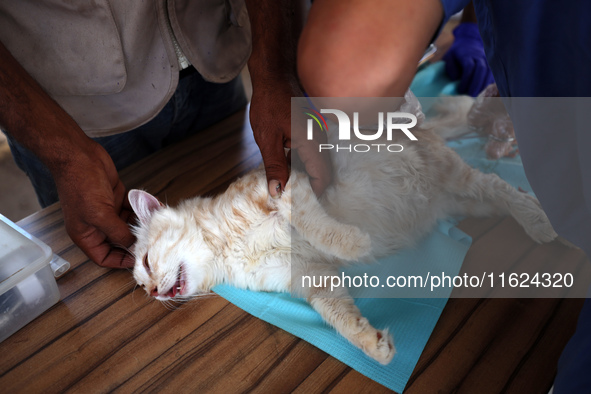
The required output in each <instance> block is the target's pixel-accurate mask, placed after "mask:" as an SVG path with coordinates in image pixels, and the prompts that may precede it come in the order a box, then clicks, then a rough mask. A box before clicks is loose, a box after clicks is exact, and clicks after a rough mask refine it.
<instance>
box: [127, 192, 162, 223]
mask: <svg viewBox="0 0 591 394" xmlns="http://www.w3.org/2000/svg"><path fill="white" fill-rule="evenodd" d="M127 198H128V199H129V203H130V204H131V207H132V208H133V211H134V212H135V214H136V215H137V217H138V219H139V220H140V222H142V224H148V223H149V222H150V218H151V217H152V214H153V213H154V212H155V211H157V210H159V209H160V208H162V207H163V206H164V205H162V203H161V202H160V201H158V199H157V198H156V197H154V196H153V195H151V194H150V193H148V192H145V191H143V190H137V189H133V190H130V191H129V194H128V196H127Z"/></svg>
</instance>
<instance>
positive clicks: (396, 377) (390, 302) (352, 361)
mask: <svg viewBox="0 0 591 394" xmlns="http://www.w3.org/2000/svg"><path fill="white" fill-rule="evenodd" d="M470 242H471V239H470V237H468V236H467V235H465V234H464V233H463V232H461V231H460V230H458V229H457V228H455V227H454V226H453V224H452V223H451V222H448V221H442V222H440V223H439V226H438V228H437V229H436V230H435V231H433V232H432V233H431V234H430V235H429V236H427V237H426V238H425V239H423V240H422V241H421V242H420V243H419V244H418V245H417V246H416V247H415V248H413V249H408V250H404V251H402V252H400V253H398V254H396V255H393V256H389V257H387V258H384V259H382V260H380V261H379V262H378V264H371V265H364V266H363V267H362V268H361V269H362V272H365V273H367V274H368V276H372V275H376V276H378V277H382V278H383V277H384V275H380V269H381V267H383V266H388V265H391V264H397V265H401V266H405V265H406V266H408V265H411V264H417V263H418V262H420V263H421V264H426V265H428V266H429V270H431V272H442V271H445V273H446V274H448V273H449V275H456V274H457V273H458V272H459V270H460V267H461V265H462V261H463V260H464V256H465V254H466V252H467V250H468V247H469V246H470ZM359 269H360V268H359V267H353V268H352V269H351V270H347V271H346V273H347V274H349V275H351V276H352V275H355V274H356V271H355V270H359ZM213 290H214V291H215V292H216V293H217V294H219V295H220V296H222V297H224V298H225V299H227V300H228V301H230V302H231V303H233V304H235V305H236V306H238V307H240V308H242V309H244V310H245V311H246V312H248V313H250V314H252V315H254V316H256V317H258V318H260V319H262V320H265V321H266V322H269V323H271V324H273V325H275V326H277V327H280V328H282V329H284V330H286V331H288V332H290V333H292V334H293V335H295V336H297V337H299V338H302V339H304V340H305V341H307V342H309V343H311V344H312V345H314V346H316V347H318V348H320V349H322V350H324V351H325V352H327V353H328V354H330V355H331V356H333V357H335V358H337V359H339V360H341V361H342V362H343V363H345V364H347V365H349V366H350V367H352V368H353V369H355V370H357V371H359V372H360V373H362V374H363V375H365V376H367V377H369V378H371V379H373V380H375V381H376V382H378V383H380V384H383V385H384V386H386V387H388V388H390V389H392V390H394V391H397V392H402V390H403V389H404V386H405V385H406V382H407V381H408V379H409V378H410V375H411V373H412V371H413V369H414V367H415V365H416V363H417V361H418V359H419V357H420V355H421V353H422V351H423V348H424V347H425V344H426V343H427V340H428V339H429V337H430V336H431V332H432V331H433V328H434V327H435V324H436V323H437V320H438V319H439V316H440V315H441V311H442V310H443V307H444V306H445V304H446V302H447V298H420V299H400V298H358V299H357V300H356V304H357V306H358V307H359V309H360V310H361V313H362V314H363V316H365V317H366V318H367V319H368V320H369V321H370V323H371V324H372V325H373V326H374V327H376V328H380V329H381V328H386V327H388V328H389V329H390V332H391V333H392V334H393V336H394V343H395V346H396V351H397V353H396V355H395V356H394V359H393V360H392V362H391V363H390V364H388V365H386V366H384V365H381V364H379V363H378V362H377V361H374V360H372V359H370V358H369V357H367V356H366V355H365V354H364V353H363V352H362V351H361V350H359V349H358V348H356V347H354V346H353V345H351V344H350V343H349V342H348V341H347V340H346V339H344V338H343V337H341V336H340V335H338V334H337V333H336V331H334V329H332V328H331V327H329V326H328V325H327V324H326V323H324V321H323V320H322V318H321V317H320V315H319V314H318V313H316V311H314V310H313V309H312V307H310V305H309V304H308V303H307V302H306V301H305V300H302V299H295V298H292V297H290V296H289V295H288V294H278V293H260V292H251V291H247V290H240V289H236V288H234V287H231V286H227V285H219V286H216V287H215V288H214V289H213ZM447 296H449V294H447V295H446V297H447Z"/></svg>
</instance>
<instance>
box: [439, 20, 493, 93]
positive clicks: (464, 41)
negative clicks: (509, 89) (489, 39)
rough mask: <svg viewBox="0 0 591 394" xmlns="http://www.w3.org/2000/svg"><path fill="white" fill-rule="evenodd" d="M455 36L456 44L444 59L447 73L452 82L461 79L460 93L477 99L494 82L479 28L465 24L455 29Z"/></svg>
mask: <svg viewBox="0 0 591 394" xmlns="http://www.w3.org/2000/svg"><path fill="white" fill-rule="evenodd" d="M453 34H454V37H455V40H454V43H453V44H452V46H451V48H449V50H448V51H447V53H446V54H445V56H444V57H443V61H444V62H445V72H446V73H447V76H448V77H450V78H451V79H452V80H457V79H460V84H459V86H458V92H459V93H463V94H465V93H468V94H469V95H470V96H472V97H476V96H478V93H480V92H481V91H482V90H483V89H484V88H485V87H487V86H488V85H490V84H491V83H493V82H494V78H493V76H492V72H491V71H490V67H489V66H488V63H487V61H486V56H485V54H484V47H483V44H482V38H481V37H480V33H479V32H478V26H477V25H476V24H475V23H471V22H464V23H461V24H460V25H459V26H458V27H456V28H455V29H454V31H453Z"/></svg>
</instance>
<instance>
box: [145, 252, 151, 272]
mask: <svg viewBox="0 0 591 394" xmlns="http://www.w3.org/2000/svg"><path fill="white" fill-rule="evenodd" d="M144 268H145V269H146V272H147V273H148V275H151V274H152V271H151V270H150V263H149V261H148V254H147V253H146V255H145V256H144Z"/></svg>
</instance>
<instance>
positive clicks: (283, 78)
mask: <svg viewBox="0 0 591 394" xmlns="http://www.w3.org/2000/svg"><path fill="white" fill-rule="evenodd" d="M246 6H247V8H248V14H249V17H250V24H251V28H252V54H251V56H250V59H249V61H248V69H249V71H250V76H251V80H252V85H253V97H252V102H251V107H250V122H251V125H252V128H253V131H254V137H255V140H256V142H257V144H258V146H259V149H260V150H261V154H262V155H263V161H264V164H265V171H266V173H267V181H268V183H269V193H270V195H271V196H272V197H277V196H278V195H280V194H281V191H283V188H284V187H285V184H286V183H287V180H288V178H289V160H290V158H289V155H288V156H287V157H286V155H285V152H284V148H288V149H291V151H290V153H291V154H292V155H293V157H292V158H293V159H294V160H296V159H299V160H300V161H302V162H303V165H304V168H305V170H306V172H307V173H308V175H309V176H310V182H311V184H312V188H313V189H314V192H315V193H316V194H318V195H320V194H321V193H322V192H323V191H324V189H325V188H326V186H328V184H329V183H330V180H331V167H330V162H329V160H328V159H327V158H326V157H322V156H321V155H320V153H319V152H318V142H315V141H307V140H305V139H304V138H295V139H293V140H292V135H291V118H290V114H291V97H302V96H303V94H302V91H301V89H300V87H299V83H298V80H297V77H296V63H295V57H296V49H297V45H296V43H297V40H298V37H299V34H300V32H301V29H302V26H303V20H304V15H305V12H306V11H305V10H306V6H305V3H304V2H303V1H301V0H265V1H260V0H246ZM301 124H302V128H304V127H305V125H306V122H305V120H304V121H303V122H302V123H301ZM304 132H305V130H303V129H302V133H304ZM300 140H301V141H300ZM294 141H297V142H295V143H294ZM293 153H295V154H293ZM296 155H297V158H296Z"/></svg>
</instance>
